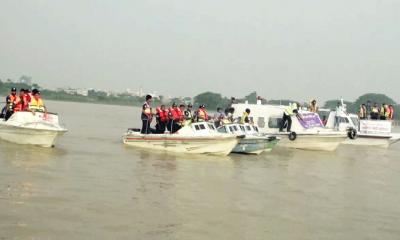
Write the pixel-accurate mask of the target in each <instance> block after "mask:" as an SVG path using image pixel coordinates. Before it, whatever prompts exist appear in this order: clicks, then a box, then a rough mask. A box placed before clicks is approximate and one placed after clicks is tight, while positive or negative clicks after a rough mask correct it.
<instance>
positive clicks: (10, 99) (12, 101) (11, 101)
mask: <svg viewBox="0 0 400 240" xmlns="http://www.w3.org/2000/svg"><path fill="white" fill-rule="evenodd" d="M18 101H19V97H18V96H17V89H16V88H15V87H13V88H11V92H10V95H8V96H7V97H6V114H5V116H4V120H6V121H7V120H8V119H9V118H10V117H11V116H12V115H13V113H14V109H15V106H16V104H17V102H18Z"/></svg>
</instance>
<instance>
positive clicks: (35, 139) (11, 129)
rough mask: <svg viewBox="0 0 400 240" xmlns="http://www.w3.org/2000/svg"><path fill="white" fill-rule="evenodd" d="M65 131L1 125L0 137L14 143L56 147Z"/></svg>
mask: <svg viewBox="0 0 400 240" xmlns="http://www.w3.org/2000/svg"><path fill="white" fill-rule="evenodd" d="M64 133H65V131H52V130H38V129H30V128H21V127H15V126H5V125H0V139H2V140H4V141H7V142H12V143H17V144H28V145H35V146H40V147H54V145H55V143H56V141H57V138H58V137H60V136H61V135H63V134H64Z"/></svg>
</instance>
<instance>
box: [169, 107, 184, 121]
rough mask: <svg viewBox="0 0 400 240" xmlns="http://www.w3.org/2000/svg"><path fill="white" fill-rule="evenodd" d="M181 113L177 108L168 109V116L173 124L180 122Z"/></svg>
mask: <svg viewBox="0 0 400 240" xmlns="http://www.w3.org/2000/svg"><path fill="white" fill-rule="evenodd" d="M181 112H182V111H181V109H179V108H178V107H174V108H170V110H169V116H170V118H171V119H172V120H174V121H175V122H179V121H180V120H181V115H182V114H181Z"/></svg>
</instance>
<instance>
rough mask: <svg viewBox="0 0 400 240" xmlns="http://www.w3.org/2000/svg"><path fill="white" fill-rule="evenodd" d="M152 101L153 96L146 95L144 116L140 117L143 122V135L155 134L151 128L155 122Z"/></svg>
mask: <svg viewBox="0 0 400 240" xmlns="http://www.w3.org/2000/svg"><path fill="white" fill-rule="evenodd" d="M152 100H153V97H152V96H151V95H146V101H145V102H144V103H143V106H142V114H141V117H140V118H141V120H142V129H141V131H140V132H141V133H142V134H149V133H151V132H153V131H152V129H151V127H150V124H151V121H152V120H153V113H152V108H151V102H152Z"/></svg>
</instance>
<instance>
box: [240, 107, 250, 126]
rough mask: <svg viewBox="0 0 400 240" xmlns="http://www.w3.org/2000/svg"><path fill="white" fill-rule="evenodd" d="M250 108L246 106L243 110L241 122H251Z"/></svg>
mask: <svg viewBox="0 0 400 240" xmlns="http://www.w3.org/2000/svg"><path fill="white" fill-rule="evenodd" d="M249 115H250V109H249V108H246V110H245V111H244V112H243V115H242V117H241V118H240V124H245V123H250V117H249Z"/></svg>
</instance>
